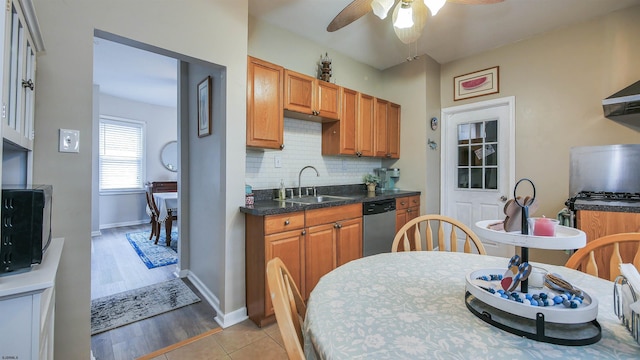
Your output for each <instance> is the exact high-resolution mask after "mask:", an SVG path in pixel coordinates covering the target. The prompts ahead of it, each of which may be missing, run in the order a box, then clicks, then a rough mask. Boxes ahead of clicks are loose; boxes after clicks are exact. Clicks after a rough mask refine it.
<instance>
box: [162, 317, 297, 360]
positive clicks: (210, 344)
mask: <svg viewBox="0 0 640 360" xmlns="http://www.w3.org/2000/svg"><path fill="white" fill-rule="evenodd" d="M178 359H180V360H204V359H206V360H218V359H220V360H221V359H233V360H243V359H248V360H256V359H260V360H286V359H287V353H286V351H285V350H284V345H283V343H282V337H281V336H280V329H278V325H277V324H271V325H267V326H265V327H263V328H259V327H258V326H256V325H255V324H254V323H253V322H252V321H251V320H248V319H247V320H245V321H243V322H241V323H239V324H236V325H233V326H230V327H228V328H226V329H224V330H223V331H222V332H219V333H216V334H213V335H211V336H207V337H204V338H202V339H200V340H198V341H195V342H193V343H191V344H188V345H186V346H183V347H180V348H177V349H175V350H172V351H170V352H168V353H166V354H164V355H160V356H157V357H155V358H153V359H152V360H178Z"/></svg>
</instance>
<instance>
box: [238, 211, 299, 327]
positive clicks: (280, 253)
mask: <svg viewBox="0 0 640 360" xmlns="http://www.w3.org/2000/svg"><path fill="white" fill-rule="evenodd" d="M304 223H305V217H304V212H303V211H298V212H294V213H287V214H279V215H267V216H253V215H246V217H245V234H246V235H245V236H246V237H245V239H246V240H245V241H246V245H245V246H246V249H245V263H246V264H245V266H246V298H247V299H246V300H247V313H248V315H249V318H250V319H251V320H252V321H253V322H255V323H256V324H258V326H261V327H262V326H263V325H266V324H269V323H272V322H274V321H275V317H274V312H273V304H272V303H271V297H270V296H269V288H268V286H267V274H266V268H267V263H268V262H269V260H271V259H273V258H274V257H279V258H280V259H282V261H283V262H284V264H285V265H286V266H287V269H289V272H290V273H291V276H292V277H293V278H294V281H295V283H296V286H298V289H300V291H301V292H303V291H304V289H305V287H304V286H305V284H304V264H303V262H302V260H303V259H304V238H305V230H304Z"/></svg>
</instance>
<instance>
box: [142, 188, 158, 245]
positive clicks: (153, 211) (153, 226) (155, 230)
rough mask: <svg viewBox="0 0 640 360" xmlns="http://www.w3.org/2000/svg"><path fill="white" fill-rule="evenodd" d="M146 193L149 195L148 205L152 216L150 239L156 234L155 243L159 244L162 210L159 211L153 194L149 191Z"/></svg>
mask: <svg viewBox="0 0 640 360" xmlns="http://www.w3.org/2000/svg"><path fill="white" fill-rule="evenodd" d="M145 194H146V196H147V207H148V208H149V212H148V214H149V217H150V218H151V235H150V236H149V240H151V239H153V236H154V235H155V237H156V242H155V243H156V244H157V243H158V238H159V237H160V222H159V221H158V220H159V219H158V217H159V214H160V212H159V211H158V207H157V206H156V203H155V201H153V195H152V194H151V193H150V192H149V191H146V192H145Z"/></svg>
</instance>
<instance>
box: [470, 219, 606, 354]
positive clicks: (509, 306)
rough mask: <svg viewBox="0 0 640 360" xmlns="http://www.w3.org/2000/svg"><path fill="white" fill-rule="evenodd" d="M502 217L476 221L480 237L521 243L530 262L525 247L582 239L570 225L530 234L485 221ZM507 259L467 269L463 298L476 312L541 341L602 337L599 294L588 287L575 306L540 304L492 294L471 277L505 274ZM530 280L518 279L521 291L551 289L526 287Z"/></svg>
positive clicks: (562, 245) (584, 341)
mask: <svg viewBox="0 0 640 360" xmlns="http://www.w3.org/2000/svg"><path fill="white" fill-rule="evenodd" d="M500 221H501V220H485V221H479V222H477V223H476V224H475V229H474V230H475V231H476V234H477V235H478V236H479V237H481V238H487V239H491V240H492V241H496V242H499V243H503V244H510V245H515V246H520V247H521V249H522V254H521V259H522V262H528V257H529V254H528V251H529V248H536V249H549V250H565V249H578V248H582V247H584V246H585V245H586V235H585V233H584V232H583V231H581V230H578V229H574V228H571V227H566V226H557V228H556V235H555V236H534V235H527V234H521V233H520V232H505V231H504V230H492V229H490V228H489V225H491V224H495V223H497V222H500ZM506 265H507V264H505V268H503V269H481V270H476V271H472V272H471V273H469V274H467V277H466V295H465V302H466V305H467V308H468V309H469V310H470V311H471V312H472V313H473V314H474V315H476V316H477V317H479V318H480V319H482V320H483V321H485V322H487V323H489V324H491V325H493V326H495V327H498V328H500V329H502V330H505V331H508V332H510V333H513V334H516V335H519V336H525V337H527V338H529V339H533V340H536V341H541V342H548V343H553V344H560V345H588V344H593V343H595V342H597V341H598V340H600V338H601V335H602V330H601V327H600V324H599V323H598V322H597V321H596V317H597V316H598V300H597V299H596V298H594V297H592V296H590V295H589V294H587V293H584V292H583V295H584V300H583V302H582V304H581V305H580V306H578V307H577V308H574V309H572V308H568V307H565V306H563V305H555V306H544V307H542V306H532V305H528V304H523V303H519V302H516V301H513V300H511V299H504V298H501V297H498V296H495V295H494V294H491V293H490V292H488V291H487V290H485V289H483V288H482V287H480V286H478V284H477V283H475V282H474V280H475V279H476V278H478V277H479V276H482V275H489V274H504V272H505V271H506ZM528 285H529V284H528V280H524V281H522V282H521V283H520V291H521V292H523V293H532V294H533V293H536V292H537V293H540V292H549V289H546V290H543V289H542V288H537V289H536V288H533V289H531V290H533V291H531V292H529V286H528Z"/></svg>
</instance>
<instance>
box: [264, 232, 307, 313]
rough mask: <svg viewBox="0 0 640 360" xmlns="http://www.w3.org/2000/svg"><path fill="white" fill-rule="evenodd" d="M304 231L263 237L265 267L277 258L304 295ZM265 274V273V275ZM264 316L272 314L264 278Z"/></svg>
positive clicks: (267, 287) (271, 305)
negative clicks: (302, 259)
mask: <svg viewBox="0 0 640 360" xmlns="http://www.w3.org/2000/svg"><path fill="white" fill-rule="evenodd" d="M303 233H304V231H303V230H292V231H287V232H284V233H276V234H272V235H267V236H265V260H266V262H265V267H266V266H267V262H269V260H271V259H273V258H276V257H279V258H280V259H281V260H282V262H283V263H284V264H285V265H286V267H287V269H289V272H290V273H291V276H292V277H293V280H294V281H295V283H296V286H298V289H299V290H300V292H301V293H303V294H304V282H303V281H302V280H303V279H304V269H303V267H302V261H301V258H302V254H303V246H304V235H303ZM265 274H266V273H265ZM264 281H265V284H267V286H265V309H264V310H265V316H269V315H272V314H273V304H272V303H271V296H270V294H269V285H268V282H267V278H266V276H265V279H264Z"/></svg>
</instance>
